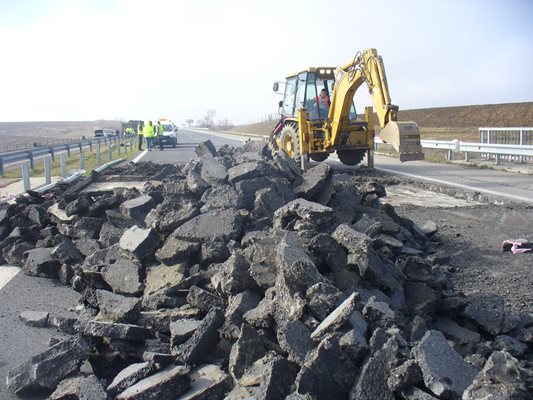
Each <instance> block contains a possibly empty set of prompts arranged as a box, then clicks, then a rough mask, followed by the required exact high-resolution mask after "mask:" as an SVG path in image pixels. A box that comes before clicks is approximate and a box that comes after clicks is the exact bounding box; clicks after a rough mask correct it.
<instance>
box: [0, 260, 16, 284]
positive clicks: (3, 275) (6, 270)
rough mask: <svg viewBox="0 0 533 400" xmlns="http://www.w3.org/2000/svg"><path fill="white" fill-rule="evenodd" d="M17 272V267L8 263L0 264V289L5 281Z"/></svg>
mask: <svg viewBox="0 0 533 400" xmlns="http://www.w3.org/2000/svg"><path fill="white" fill-rule="evenodd" d="M19 272H20V268H19V267H13V266H8V265H2V266H0V289H2V288H3V287H4V286H5V285H7V283H8V282H9V281H10V280H11V279H13V278H14V277H15V276H16V275H17V274H18V273H19Z"/></svg>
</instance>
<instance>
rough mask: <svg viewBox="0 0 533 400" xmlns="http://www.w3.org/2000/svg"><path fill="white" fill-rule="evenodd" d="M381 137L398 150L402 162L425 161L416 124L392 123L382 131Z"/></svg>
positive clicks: (407, 122)
mask: <svg viewBox="0 0 533 400" xmlns="http://www.w3.org/2000/svg"><path fill="white" fill-rule="evenodd" d="M379 137H380V139H381V140H382V141H383V142H385V143H389V144H391V145H392V146H393V147H394V149H396V151H397V152H398V154H399V155H400V161H402V162H403V161H415V160H423V159H424V153H423V152H422V145H421V144H420V131H419V130H418V125H417V124H416V122H412V121H402V122H396V121H391V122H389V123H388V124H387V125H385V127H384V128H383V129H382V130H381V132H380V134H379Z"/></svg>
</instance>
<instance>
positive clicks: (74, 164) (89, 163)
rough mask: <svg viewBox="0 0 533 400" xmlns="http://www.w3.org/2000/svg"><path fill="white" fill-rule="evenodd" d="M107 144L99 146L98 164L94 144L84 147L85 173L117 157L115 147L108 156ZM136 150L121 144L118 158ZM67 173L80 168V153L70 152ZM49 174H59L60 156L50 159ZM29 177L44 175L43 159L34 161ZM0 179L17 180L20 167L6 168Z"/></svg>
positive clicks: (19, 177)
mask: <svg viewBox="0 0 533 400" xmlns="http://www.w3.org/2000/svg"><path fill="white" fill-rule="evenodd" d="M108 147H109V146H102V147H101V148H100V164H99V165H98V164H97V163H96V146H95V147H93V151H92V152H90V151H89V149H84V151H83V155H84V170H85V174H89V173H90V172H91V171H92V170H94V169H95V168H98V167H99V166H100V165H103V164H106V163H108V162H110V161H112V160H116V159H117V158H119V157H118V155H117V150H116V148H114V149H113V155H112V158H111V159H110V158H109V153H108ZM136 152H137V147H136V146H135V145H134V146H121V147H120V158H126V157H128V156H130V155H132V154H134V153H136ZM66 161H67V163H66V165H67V168H66V169H67V174H68V175H70V173H71V172H72V171H77V170H79V169H80V154H79V152H72V153H71V155H70V157H67V160H66ZM50 167H51V175H52V176H61V157H60V156H59V155H56V157H55V160H53V161H51V163H50ZM30 177H31V178H36V177H44V159H38V160H36V161H35V162H34V168H33V169H30ZM2 179H5V180H19V179H22V167H13V168H9V169H8V168H6V170H5V171H4V176H3V177H2Z"/></svg>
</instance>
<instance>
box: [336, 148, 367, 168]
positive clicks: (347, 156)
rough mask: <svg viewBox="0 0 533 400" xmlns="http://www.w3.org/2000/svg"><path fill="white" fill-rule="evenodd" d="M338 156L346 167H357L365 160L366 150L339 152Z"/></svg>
mask: <svg viewBox="0 0 533 400" xmlns="http://www.w3.org/2000/svg"><path fill="white" fill-rule="evenodd" d="M337 155H338V156H339V160H341V163H343V164H344V165H357V164H359V163H360V162H361V161H363V158H365V150H363V149H361V150H337Z"/></svg>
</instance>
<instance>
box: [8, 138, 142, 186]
mask: <svg viewBox="0 0 533 400" xmlns="http://www.w3.org/2000/svg"><path fill="white" fill-rule="evenodd" d="M135 137H137V136H136V135H119V136H110V137H103V138H96V139H92V140H89V139H87V140H81V141H79V142H77V143H64V144H59V145H55V146H49V147H38V148H35V149H31V150H25V151H17V152H14V153H7V154H0V176H3V175H4V168H5V166H6V165H9V164H14V163H17V162H21V161H29V163H30V168H31V169H33V168H34V162H35V159H36V158H38V157H43V156H48V155H49V156H50V157H51V158H52V160H55V156H56V154H57V153H59V152H64V151H66V152H67V156H70V152H71V150H74V149H78V150H79V151H80V154H81V153H83V149H84V148H87V147H88V148H89V149H90V151H91V152H92V148H93V146H94V145H96V146H98V148H100V146H101V145H102V144H104V145H108V144H121V143H122V142H123V141H125V140H130V139H133V138H135Z"/></svg>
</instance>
